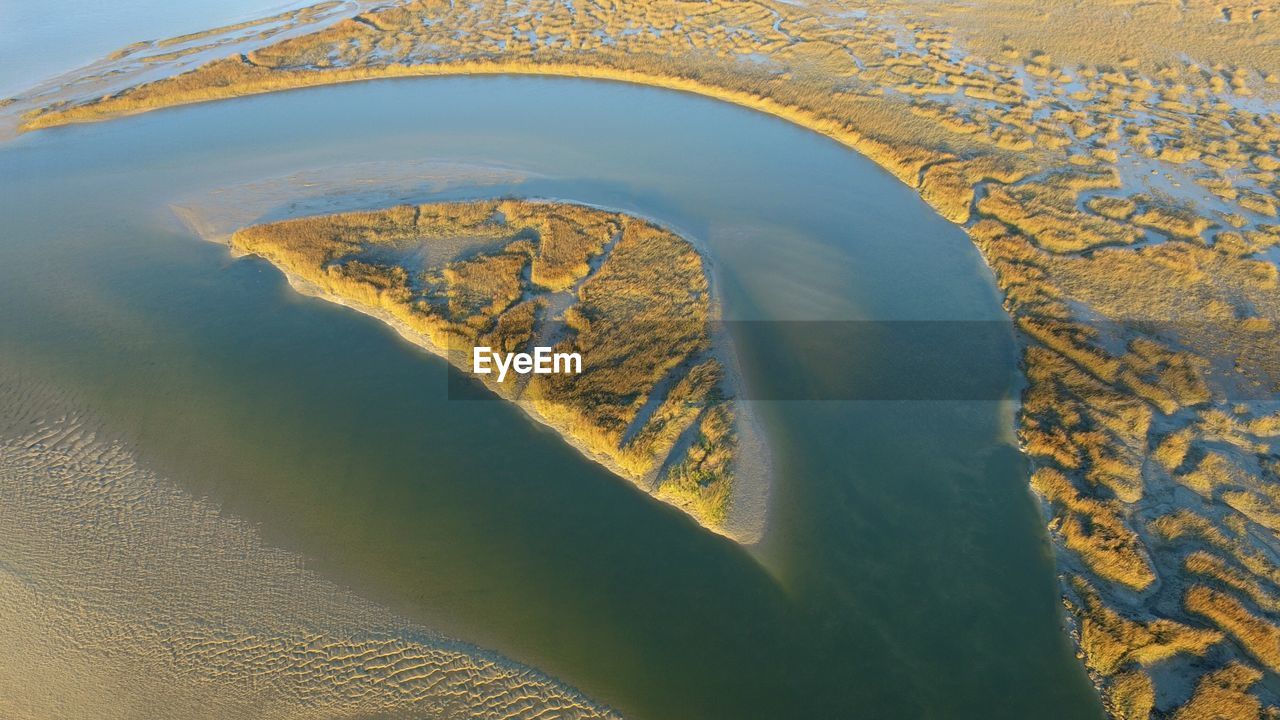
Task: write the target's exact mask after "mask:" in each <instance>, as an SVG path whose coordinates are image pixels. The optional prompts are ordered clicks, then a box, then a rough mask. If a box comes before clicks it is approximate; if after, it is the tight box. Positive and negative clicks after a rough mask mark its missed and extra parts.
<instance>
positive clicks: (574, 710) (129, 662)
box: [0, 377, 617, 720]
mask: <svg viewBox="0 0 1280 720" xmlns="http://www.w3.org/2000/svg"><path fill="white" fill-rule="evenodd" d="M73 405H74V401H71V400H70V399H69V398H66V397H64V396H61V395H60V394H59V393H58V392H57V390H56V389H54V388H51V387H48V386H38V385H35V384H33V383H32V382H30V381H29V379H22V380H19V379H15V378H10V377H0V507H2V508H3V509H4V510H3V512H0V658H3V662H2V663H0V716H3V717H5V718H7V719H10V720H22V719H24V718H32V719H33V720H35V719H43V718H50V717H95V718H104V719H109V718H135V717H148V718H197V717H218V718H238V717H244V718H250V717H254V718H256V717H279V718H335V717H369V716H382V715H384V714H393V715H395V716H396V717H420V718H464V717H465V718H492V719H494V720H500V719H501V720H506V719H515V718H528V719H530V720H532V719H546V718H573V719H578V718H580V719H588V718H602V719H603V718H616V717H617V715H616V714H615V713H613V712H612V711H610V710H608V709H606V708H602V707H600V706H598V705H595V704H594V703H592V702H591V701H590V700H588V699H587V698H585V697H583V696H582V695H581V694H579V693H577V692H576V691H574V690H573V689H571V688H568V687H565V686H564V685H561V684H559V683H557V682H556V681H554V680H552V679H551V678H548V677H546V676H544V675H542V674H540V673H538V672H537V671H535V670H532V669H530V668H527V667H523V666H520V665H518V664H516V663H513V662H510V661H508V660H505V659H503V658H501V657H499V656H497V655H495V654H493V653H488V652H486V651H483V650H480V649H478V648H475V647H471V646H468V645H466V644H465V643H460V642H456V641H453V640H450V639H448V638H444V637H441V636H439V635H437V634H435V633H433V632H431V631H429V630H426V629H423V628H421V627H415V626H413V625H411V624H408V623H406V622H404V621H402V620H400V619H398V618H396V617H395V616H394V615H392V614H391V613H390V612H388V611H386V610H384V609H382V608H380V607H377V606H375V605H373V604H370V603H368V602H366V601H364V600H362V599H360V598H359V597H358V596H356V595H354V594H352V593H351V592H349V591H347V590H344V589H342V588H339V587H337V586H335V585H334V584H332V583H330V582H328V581H326V580H325V579H323V578H321V577H319V576H317V575H315V574H314V573H312V572H310V571H308V570H307V569H306V568H305V566H304V563H303V562H302V560H301V558H299V557H297V556H294V555H291V554H289V553H286V552H283V551H279V550H275V549H272V548H270V547H266V546H264V545H263V544H262V542H261V540H260V538H259V537H258V535H257V532H256V531H255V530H254V529H253V528H252V527H250V526H249V525H247V524H245V523H243V522H241V521H240V520H237V519H235V518H231V517H227V516H225V515H223V514H221V513H220V512H219V511H218V510H217V508H215V507H212V506H210V505H209V504H208V503H207V502H204V501H201V500H199V499H196V498H193V497H191V496H189V495H187V494H185V493H184V492H182V491H181V490H179V489H178V488H177V487H176V486H175V485H173V484H172V483H171V482H169V481H167V480H166V479H164V478H161V477H157V476H156V475H155V474H154V473H152V472H150V471H148V470H147V469H146V468H145V467H143V466H142V465H141V464H140V463H139V460H138V458H137V457H135V455H134V454H133V453H132V452H131V451H130V449H129V448H127V447H124V446H122V445H120V444H118V443H116V442H114V441H112V440H111V439H110V438H109V434H108V433H107V432H106V431H105V429H104V428H103V427H101V426H100V425H98V424H97V423H95V422H93V421H92V420H89V419H87V418H86V417H84V416H82V415H78V414H76V413H75V411H74V407H73Z"/></svg>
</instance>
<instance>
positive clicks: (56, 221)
mask: <svg viewBox="0 0 1280 720" xmlns="http://www.w3.org/2000/svg"><path fill="white" fill-rule="evenodd" d="M300 172H302V173H304V176H302V178H301V179H300V178H299V177H298V176H296V174H297V173H300ZM291 175H294V176H295V177H293V179H292V180H281V179H280V178H287V177H289V176H291ZM393 176H394V177H395V178H396V179H395V182H391V180H390V179H389V178H391V177H393ZM316 178H333V179H334V180H333V183H332V187H318V184H317V182H316V181H315V179H316ZM255 183H256V184H255ZM226 188H238V189H237V190H234V191H225V190H224V189H226ZM220 191H221V192H220ZM496 195H514V196H529V197H544V198H556V199H561V200H567V201H574V202H582V203H591V204H597V205H601V206H606V207H609V208H614V209H618V210H622V211H626V212H632V213H637V214H641V215H644V216H647V217H652V218H654V219H657V220H659V221H661V222H663V223H665V224H667V225H669V226H671V227H673V228H675V229H677V230H678V231H680V232H682V233H683V234H685V235H686V236H687V237H689V238H690V239H691V240H692V241H694V242H695V243H696V244H697V245H698V246H699V247H700V248H702V249H703V250H704V252H706V253H707V255H708V257H709V258H710V262H711V265H712V267H713V269H714V273H715V277H716V281H717V287H718V289H719V291H720V297H721V299H722V301H723V303H724V310H725V315H726V317H728V318H730V319H740V320H753V321H768V322H760V323H748V324H743V325H737V326H735V333H736V335H737V338H736V339H737V340H738V346H739V352H740V354H741V355H742V360H743V365H744V367H745V368H746V369H747V376H748V377H747V381H748V383H749V385H750V386H751V387H752V388H753V393H755V394H757V396H759V397H768V396H770V393H769V392H768V389H769V387H770V386H771V384H773V383H780V382H781V383H785V384H786V386H787V387H794V386H795V377H788V378H781V377H779V374H780V373H788V374H793V375H794V374H796V373H802V374H803V378H804V383H805V385H806V387H813V388H819V389H818V390H816V391H815V392H813V393H812V394H811V395H809V396H806V398H805V399H799V398H790V399H788V398H783V399H781V400H770V401H768V402H763V401H762V402H758V403H756V404H755V409H756V412H757V414H758V415H759V418H760V420H761V423H762V425H763V428H764V430H765V434H766V436H767V438H768V442H769V445H770V447H771V449H772V451H773V456H774V463H775V475H776V477H775V481H774V488H773V494H772V498H771V509H770V515H769V526H768V531H767V534H766V536H765V538H764V539H763V541H762V542H761V543H759V544H758V545H755V546H753V547H750V548H743V547H741V546H739V545H737V544H735V543H733V542H731V541H729V540H726V539H724V538H722V537H719V536H716V535H713V534H711V533H709V532H707V531H705V530H703V529H701V528H699V527H698V526H697V525H696V524H695V523H693V522H692V521H691V520H689V519H688V518H687V517H685V516H684V515H682V514H681V513H679V512H678V511H675V510H673V509H671V508H669V507H666V506H664V505H662V504H661V503H658V502H655V501H653V500H651V499H650V498H648V497H647V496H646V495H644V494H643V493H641V492H639V491H638V490H636V489H634V488H633V487H631V486H630V485H628V484H627V483H625V482H623V481H620V480H619V479H617V478H616V477H614V476H612V475H610V474H609V473H608V472H607V471H605V470H603V469H602V468H600V467H598V466H596V465H594V464H592V463H590V462H588V461H586V460H584V459H583V458H582V457H580V456H579V455H577V454H576V453H575V452H574V451H573V450H572V449H571V448H569V447H568V446H567V445H565V444H564V443H563V442H562V441H561V440H560V439H559V438H558V437H557V436H556V435H555V434H553V433H551V432H549V431H547V430H546V429H544V428H541V427H539V426H537V425H535V424H533V423H531V422H530V421H528V419H527V418H526V417H524V416H523V414H522V413H521V412H520V411H519V410H518V409H516V408H514V407H511V406H509V405H507V404H505V403H501V402H469V401H466V400H462V399H459V398H457V397H454V396H452V395H451V393H450V391H449V383H448V382H447V379H448V377H449V373H451V372H452V371H451V370H450V369H449V368H448V366H447V365H446V364H445V363H444V362H443V361H441V360H439V359H437V358H434V357H431V356H428V355H426V354H425V353H423V352H421V351H418V350H417V349H415V348H414V347H412V346H411V345H409V344H408V343H406V342H404V341H402V340H401V339H400V338H398V337H397V336H395V334H394V333H393V332H392V331H390V330H388V329H387V328H385V327H383V326H381V325H380V324H379V323H378V322H377V321H375V320H372V319H370V318H367V317H364V316H361V315H358V314H356V313H354V312H352V311H349V310H347V309H344V308H340V307H336V306H333V305H330V304H327V303H325V302H323V301H320V300H316V299H311V298H304V297H300V296H298V295H297V294H296V293H294V292H293V291H292V290H291V289H290V288H289V287H288V286H287V285H286V284H285V282H284V280H283V278H282V277H281V276H280V275H279V273H277V272H276V271H275V270H273V269H272V268H271V267H270V266H269V265H268V264H266V263H265V262H262V261H258V260H255V259H240V260H234V259H232V258H231V257H230V256H229V254H228V252H227V249H226V248H225V247H223V246H221V245H217V244H215V243H211V242H207V241H205V240H202V239H200V238H199V237H197V235H196V233H194V232H193V231H192V229H191V228H190V227H189V226H188V225H186V224H184V223H183V222H180V221H179V220H178V218H177V217H176V216H175V214H174V212H173V205H175V204H178V205H182V206H183V207H192V206H197V205H199V206H201V207H205V208H207V207H209V206H210V205H216V204H217V202H219V198H221V201H222V202H223V204H224V205H228V204H229V205H231V206H234V207H236V208H240V210H241V211H242V212H243V211H244V207H245V206H253V204H254V203H255V202H256V203H258V204H259V206H260V207H261V208H262V210H261V212H259V210H258V209H254V210H253V213H255V214H256V215H255V216H256V217H274V216H282V215H287V214H291V213H292V214H296V213H298V212H308V211H318V210H321V209H325V207H327V206H331V207H345V206H349V205H351V204H353V203H354V204H360V203H368V202H374V201H377V202H384V203H385V202H391V201H393V200H400V199H405V200H416V201H426V200H432V199H444V198H472V197H492V196H496ZM228 197H231V198H232V201H231V202H230V203H227V202H226V198H228ZM295 201H296V202H298V203H299V204H297V205H296V206H291V205H290V203H291V202H295ZM202 203H203V204H202ZM223 210H226V208H225V207H224V208H223ZM0 218H3V231H2V232H0V362H3V363H5V364H6V366H8V368H7V369H10V370H16V371H18V372H19V373H20V374H23V375H24V376H28V377H33V378H37V377H38V378H40V379H42V380H44V381H47V382H51V383H55V384H56V385H58V386H59V387H64V388H67V389H68V390H69V391H70V392H71V393H73V394H74V395H75V397H77V398H79V399H80V401H81V402H82V403H83V404H84V405H85V406H86V407H88V408H91V409H92V411H93V412H94V413H96V414H97V415H98V416H100V417H102V418H104V419H105V421H106V422H108V423H109V424H110V425H111V426H112V427H113V429H115V430H116V431H117V432H118V434H119V435H120V437H122V438H124V439H125V441H126V442H128V443H129V445H130V446H131V447H132V448H133V449H134V450H135V451H136V452H137V453H138V455H139V456H140V457H142V458H144V459H145V460H146V462H148V463H149V465H150V466H151V467H153V468H155V469H156V470H157V471H159V472H161V473H163V474H164V475H166V476H167V477H170V478H172V479H174V480H176V481H178V482H180V483H182V484H183V486H184V487H185V488H186V489H188V490H190V491H191V492H192V493H195V494H197V495H201V496H207V497H209V498H210V499H212V500H213V501H214V502H217V503H219V504H220V505H221V506H222V508H223V510H224V512H226V513H229V514H232V515H235V516H238V517H240V518H243V519H245V520H247V521H249V522H251V523H254V524H255V525H257V526H258V527H259V528H260V530H261V532H262V534H263V536H264V537H265V538H266V539H267V540H268V541H270V542H271V543H273V544H275V545H277V546H280V547H283V548H286V549H289V550H292V551H295V552H297V553H299V554H301V555H302V556H303V557H305V558H306V559H307V561H308V563H309V565H310V567H312V569H314V570H316V571H317V572H319V573H322V574H323V575H325V576H327V577H329V578H332V579H334V580H336V581H337V582H339V583H340V584H342V585H346V586H349V587H351V588H353V589H354V590H355V591H356V592H357V593H358V594H360V595H363V596H365V597H368V598H370V599H372V600H374V601H376V602H379V603H381V604H384V605H386V606H388V607H391V608H393V609H394V610H396V611H398V612H401V613H403V614H404V615H405V616H407V617H409V618H412V619H413V620H414V621H416V622H420V623H422V624H424V625H427V626H429V627H432V628H436V629H438V630H440V631H441V632H444V633H446V634H448V635H450V636H452V637H456V638H460V639H463V640H465V641H468V642H471V643H475V644H477V645H480V646H482V647H485V648H489V649H491V650H494V651H497V652H499V653H502V654H504V655H506V656H508V657H511V658H513V659H515V660H518V661H521V662H524V663H527V664H530V665H533V666H535V667H537V668H539V669H541V670H543V671H545V672H547V673H550V674H551V675H553V676H555V677H557V678H559V679H562V680H564V681H565V682H567V683H569V684H571V685H573V686H575V687H577V688H579V689H581V690H583V691H584V692H585V693H587V694H588V695H590V696H591V697H593V698H595V699H597V700H599V701H601V702H604V703H607V704H609V705H611V706H613V707H614V708H616V709H617V710H619V711H621V712H622V713H623V714H624V715H626V716H628V717H634V718H651V719H654V720H660V719H668V718H734V719H737V718H789V717H810V718H860V717H864V718H919V717H933V718H984V719H985V718H995V717H1007V718H1040V717H1053V718H1095V717H1098V716H1099V715H1100V709H1099V707H1098V705H1097V701H1096V699H1095V698H1094V695H1093V691H1092V689H1091V687H1090V685H1089V683H1088V680H1087V678H1086V677H1085V675H1084V673H1083V671H1082V670H1081V669H1080V668H1079V665H1078V663H1077V661H1076V660H1075V659H1074V658H1073V656H1072V649H1071V647H1070V644H1069V641H1068V638H1067V637H1066V635H1065V633H1063V631H1062V629H1061V626H1060V625H1061V608H1060V606H1059V601H1058V588H1057V584H1056V580H1055V577H1054V567H1053V562H1052V550H1051V548H1050V546H1049V544H1048V540H1047V538H1046V535H1045V532H1044V528H1043V524H1044V523H1043V520H1042V519H1041V517H1040V515H1039V513H1038V509H1037V507H1036V504H1035V502H1034V501H1033V498H1032V497H1031V495H1030V494H1029V491H1028V488H1027V478H1026V468H1025V466H1024V464H1023V462H1022V459H1021V456H1020V455H1019V454H1018V452H1017V451H1016V448H1015V447H1013V446H1012V445H1011V442H1010V439H1009V435H1010V427H1011V423H1012V420H1011V415H1010V409H1009V404H1008V402H1007V400H1006V401H1000V400H998V399H995V398H992V399H982V400H919V399H914V400H897V399H893V397H892V396H893V393H889V396H890V397H889V399H877V400H857V399H852V400H851V399H839V398H840V397H847V396H843V395H839V394H837V395H832V396H824V395H823V393H822V390H821V388H823V387H827V386H828V384H829V383H834V384H836V385H838V384H839V381H840V379H841V378H843V377H846V376H848V375H849V374H856V372H857V369H858V367H859V364H860V363H861V362H863V361H864V360H865V361H868V362H869V361H870V359H872V358H877V356H878V355H880V354H883V353H884V352H885V350H884V348H878V347H876V343H875V340H874V337H873V336H872V337H871V338H870V339H866V340H864V342H863V343H861V344H859V345H858V346H856V347H850V348H848V351H847V352H845V353H843V354H842V355H838V356H836V357H837V359H836V360H834V361H833V360H832V357H833V356H832V355H831V354H830V353H818V354H815V355H814V356H813V357H812V358H808V357H806V355H805V353H803V352H797V353H790V354H788V353H786V352H785V351H784V352H782V353H779V347H778V341H777V340H778V338H780V337H781V338H788V337H791V334H790V329H792V328H796V327H810V326H809V325H806V324H805V323H804V322H802V321H835V322H836V323H840V322H843V321H868V320H870V321H885V320H892V321H919V320H931V321H956V322H965V321H980V322H977V323H975V325H974V326H975V327H988V326H989V325H988V322H989V321H998V320H1000V319H1001V318H1002V317H1003V316H1002V311H1001V308H1000V305H999V297H998V294H997V292H996V291H995V289H994V287H993V283H992V279H991V277H990V274H989V272H988V271H987V269H986V268H985V267H984V266H983V264H982V262H981V259H980V257H979V256H978V254H977V252H976V250H975V249H974V248H973V246H972V245H971V243H970V242H969V241H968V239H967V238H966V237H965V235H964V233H963V232H962V231H961V230H960V229H958V228H956V227H955V226H953V225H951V224H949V223H947V222H945V221H943V220H942V219H940V218H939V217H937V216H936V215H935V214H933V213H932V212H931V211H930V210H929V209H928V208H927V206H925V205H924V204H923V202H921V201H920V200H919V199H918V198H917V197H916V196H915V194H914V193H913V192H912V191H911V190H909V189H908V188H906V187H904V186H902V185H900V184H899V183H898V182H897V181H896V180H894V179H893V178H892V177H891V176H890V175H888V174H887V173H885V172H883V171H881V170H880V169H879V168H877V167H876V166H875V165H874V164H872V163H871V162H869V161H868V160H866V159H865V158H862V157H860V156H858V155H857V154H855V153H853V152H850V151H848V150H847V149H845V148H843V147H841V146H839V145H837V144H835V143H833V142H831V141H829V140H827V139H825V138H822V137H820V136H817V135H814V134H812V133H809V132H807V131H804V130H801V129H798V128H796V127H794V126H791V125H788V124H787V123H785V122H782V121H780V120H777V119H774V118H770V117H767V116H763V115H760V114H757V113H753V112H750V111H746V110H743V109H740V108H736V107H732V106H727V105H724V104H721V103H717V102H714V101H711V100H707V99H704V98H698V97H693V96H689V95H684V94H679V93H673V92H668V91H661V90H656V89H650V88H641V87H634V86H627V85H620V84H610V83H599V82H589V81H576V80H557V79H534V78H465V79H462V78H455V79H431V80H397V81H380V82H371V83H363V84H356V85H349V86H339V87H331V88H316V89H311V90H305V91H297V92H289V93H283V94H276V95H273V96H263V97H255V98H246V99H240V100H235V101H229V102H223V103H215V104H209V105H203V106H194V107H188V108H180V109H176V110H170V111H162V112H157V113H153V114H148V115H144V116H139V117H134V118H128V119H124V120H120V121H113V122H109V123H103V124H96V125H89V126H80V127H71V128H63V129H56V130H52V131H45V132H40V133H36V134H31V135H26V136H22V137H20V138H19V139H17V140H15V141H12V142H10V143H7V144H5V145H0ZM951 326H952V327H954V325H951ZM817 327H821V326H817ZM873 335H874V334H873ZM987 336H990V339H989V341H984V342H985V343H986V344H987V345H989V347H984V348H983V351H982V353H980V356H981V357H983V358H987V359H988V360H987V361H984V362H987V364H988V365H994V366H995V367H996V370H997V375H999V376H1000V377H1001V378H1003V380H1002V383H1003V385H1002V386H1003V387H1004V388H1005V394H1013V393H1016V384H1015V381H1014V378H1015V372H1014V371H1015V354H1014V352H1013V348H1012V341H1011V340H1010V339H1009V336H1008V334H1007V333H994V334H991V333H987V335H984V337H987ZM783 349H784V350H785V348H783ZM780 355H785V356H786V361H785V362H781V363H779V362H776V361H774V360H771V359H770V358H776V357H779V356H780ZM877 361H878V362H883V361H884V358H883V357H880V358H879V359H878V360H877ZM987 370H988V371H989V370H990V367H987ZM455 394H456V393H455Z"/></svg>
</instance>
